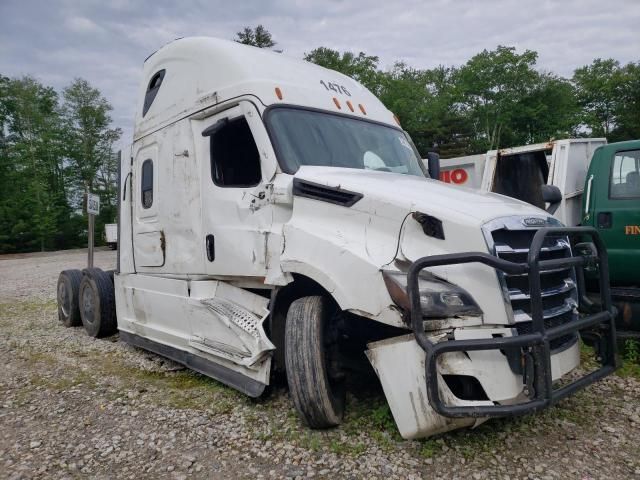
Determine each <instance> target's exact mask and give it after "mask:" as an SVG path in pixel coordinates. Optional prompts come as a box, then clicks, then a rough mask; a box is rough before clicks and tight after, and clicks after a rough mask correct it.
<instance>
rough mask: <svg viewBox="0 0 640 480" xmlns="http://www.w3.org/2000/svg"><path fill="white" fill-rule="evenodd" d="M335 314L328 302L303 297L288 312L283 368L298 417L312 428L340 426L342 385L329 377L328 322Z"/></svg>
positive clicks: (336, 378)
mask: <svg viewBox="0 0 640 480" xmlns="http://www.w3.org/2000/svg"><path fill="white" fill-rule="evenodd" d="M336 312H337V307H335V306H334V305H333V304H332V302H331V301H330V299H328V298H326V297H321V296H313V297H303V298H300V299H298V300H296V301H294V302H293V303H292V304H291V306H290V307H289V311H288V312H287V320H286V326H285V365H286V369H287V382H288V384H289V393H290V395H291V398H292V399H293V403H294V404H295V406H296V409H297V410H298V413H299V414H300V416H301V417H302V419H303V420H304V421H305V423H306V424H307V425H309V426H310V427H311V428H328V427H334V426H336V425H339V424H340V423H342V417H343V414H344V403H345V391H344V381H343V379H341V378H339V377H338V376H336V375H334V374H332V368H331V365H332V364H331V360H332V359H331V358H330V356H331V355H330V354H329V352H330V351H332V350H334V348H333V347H332V346H331V345H330V343H329V340H330V338H335V335H332V334H331V333H332V332H331V331H330V328H331V325H330V320H331V318H332V317H333V316H334V315H335V313H336Z"/></svg>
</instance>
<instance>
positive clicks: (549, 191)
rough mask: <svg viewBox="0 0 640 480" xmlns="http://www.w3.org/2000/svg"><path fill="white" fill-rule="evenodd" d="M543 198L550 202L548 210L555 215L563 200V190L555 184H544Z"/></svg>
mask: <svg viewBox="0 0 640 480" xmlns="http://www.w3.org/2000/svg"><path fill="white" fill-rule="evenodd" d="M542 199H543V200H544V201H545V202H546V203H548V204H549V208H547V212H549V213H550V214H552V215H553V214H554V213H555V211H556V210H557V209H558V207H559V206H560V202H562V192H561V191H560V189H559V188H558V187H556V186H555V185H542Z"/></svg>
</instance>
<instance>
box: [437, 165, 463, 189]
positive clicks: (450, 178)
mask: <svg viewBox="0 0 640 480" xmlns="http://www.w3.org/2000/svg"><path fill="white" fill-rule="evenodd" d="M440 180H441V181H443V182H446V183H455V184H457V185H460V184H463V183H465V182H466V181H467V180H469V174H468V173H467V171H466V170H465V169H463V168H454V169H453V170H447V171H444V172H440Z"/></svg>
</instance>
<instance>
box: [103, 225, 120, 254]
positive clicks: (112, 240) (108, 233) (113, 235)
mask: <svg viewBox="0 0 640 480" xmlns="http://www.w3.org/2000/svg"><path fill="white" fill-rule="evenodd" d="M104 241H105V243H106V244H107V245H108V246H109V247H110V248H111V250H115V249H116V248H118V224H117V223H106V224H105V225H104Z"/></svg>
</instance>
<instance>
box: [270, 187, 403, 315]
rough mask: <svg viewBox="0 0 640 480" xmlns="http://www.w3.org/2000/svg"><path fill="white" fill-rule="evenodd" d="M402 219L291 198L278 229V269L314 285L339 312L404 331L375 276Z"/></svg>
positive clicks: (389, 253)
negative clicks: (287, 216)
mask: <svg viewBox="0 0 640 480" xmlns="http://www.w3.org/2000/svg"><path fill="white" fill-rule="evenodd" d="M361 201H362V202H364V201H365V199H363V200H361ZM403 219H404V217H401V218H397V219H389V218H386V217H377V216H375V215H371V214H369V213H367V212H362V211H357V210H354V209H351V208H348V207H344V206H340V205H334V204H331V203H326V202H322V201H318V200H314V199H310V198H304V197H296V198H295V199H294V207H293V215H292V217H291V219H290V220H289V222H287V223H286V224H285V225H284V228H283V233H284V251H283V253H282V255H281V265H282V270H283V271H284V272H290V273H299V274H302V275H305V276H307V277H309V278H311V279H313V280H315V281H316V282H318V283H319V284H320V285H322V286H323V287H324V288H325V289H326V290H327V291H328V292H330V293H331V295H333V297H334V299H335V300H336V301H337V302H338V304H339V306H340V308H342V309H343V310H348V311H351V312H354V313H357V314H360V315H364V316H366V317H369V318H373V319H375V320H378V321H381V322H383V323H387V324H389V325H396V326H405V325H404V323H403V322H402V319H401V316H400V313H399V312H398V311H397V310H396V309H395V307H391V306H392V305H393V302H392V300H391V298H390V297H389V294H388V292H387V289H386V287H385V285H384V281H383V280H382V275H381V273H380V268H381V267H382V266H383V265H385V264H387V263H389V262H391V261H392V260H393V258H394V256H395V252H396V248H397V236H398V232H399V229H400V225H401V223H402V220H403Z"/></svg>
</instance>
